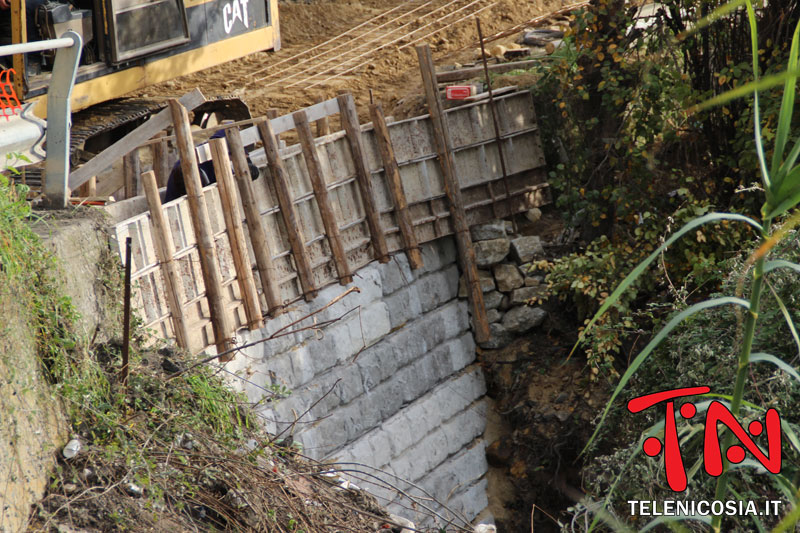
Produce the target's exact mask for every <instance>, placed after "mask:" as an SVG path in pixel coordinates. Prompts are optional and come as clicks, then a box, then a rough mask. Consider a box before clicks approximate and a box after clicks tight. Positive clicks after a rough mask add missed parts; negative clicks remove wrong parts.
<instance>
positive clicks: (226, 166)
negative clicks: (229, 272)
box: [209, 139, 264, 331]
mask: <svg viewBox="0 0 800 533" xmlns="http://www.w3.org/2000/svg"><path fill="white" fill-rule="evenodd" d="M209 146H210V148H211V161H212V163H213V165H214V173H215V174H216V176H217V188H218V189H219V198H220V201H221V202H222V214H223V216H224V217H225V227H226V228H227V230H228V242H230V245H231V255H232V256H233V265H234V268H235V269H236V278H237V281H238V282H239V290H240V291H241V293H242V302H243V303H244V312H245V315H246V316H247V327H248V328H249V329H250V331H253V330H255V329H260V328H261V327H262V326H263V325H264V320H263V318H262V316H261V303H260V302H259V301H258V291H257V290H256V282H255V279H253V266H252V264H251V263H250V254H249V253H248V252H247V242H246V241H245V240H244V229H243V228H242V216H241V214H240V212H239V196H238V195H237V194H236V185H235V184H234V182H233V174H232V173H231V160H230V158H229V157H228V145H227V144H226V143H225V141H224V140H223V139H211V140H210V141H209Z"/></svg>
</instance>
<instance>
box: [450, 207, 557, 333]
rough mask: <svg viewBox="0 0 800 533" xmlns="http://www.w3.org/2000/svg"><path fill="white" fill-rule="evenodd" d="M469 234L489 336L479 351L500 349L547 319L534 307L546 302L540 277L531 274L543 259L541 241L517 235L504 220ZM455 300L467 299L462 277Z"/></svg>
mask: <svg viewBox="0 0 800 533" xmlns="http://www.w3.org/2000/svg"><path fill="white" fill-rule="evenodd" d="M471 233H472V241H473V243H474V246H475V256H476V260H477V263H478V268H479V269H480V270H478V275H479V277H480V281H481V289H482V290H483V301H484V305H485V306H486V316H487V318H488V319H489V328H490V331H491V334H492V335H491V338H490V339H489V341H487V342H485V343H482V344H481V348H487V349H497V348H502V347H504V346H506V345H508V344H509V343H511V341H512V340H513V339H514V337H515V336H517V335H520V334H522V333H526V332H528V331H530V330H532V329H533V328H535V327H537V326H539V325H540V324H541V323H542V322H543V321H544V319H545V317H546V316H547V312H546V311H545V310H544V309H542V308H541V307H539V306H537V305H535V303H536V302H537V301H542V300H544V299H546V298H547V296H548V293H547V284H546V283H545V282H544V278H543V277H542V276H536V275H532V274H531V273H530V272H531V271H532V270H533V269H532V262H533V261H534V260H536V259H537V258H543V257H544V249H543V248H542V241H541V239H540V238H539V237H538V236H536V235H532V236H521V235H516V234H515V233H514V229H513V225H512V224H511V222H509V221H503V220H494V221H492V222H488V223H486V224H481V225H478V226H474V227H472V229H471ZM458 296H459V297H460V298H466V297H467V289H466V283H465V281H464V277H463V276H462V277H461V282H460V285H459V291H458Z"/></svg>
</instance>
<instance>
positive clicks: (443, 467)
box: [423, 445, 489, 504]
mask: <svg viewBox="0 0 800 533" xmlns="http://www.w3.org/2000/svg"><path fill="white" fill-rule="evenodd" d="M488 468H489V465H488V464H487V462H486V447H485V445H475V446H471V447H470V448H467V449H465V450H461V451H460V452H459V453H457V454H455V455H454V456H452V457H450V458H448V459H447V460H446V461H444V462H443V463H441V464H440V465H438V466H436V468H434V469H433V470H432V471H431V472H429V473H428V475H427V476H426V478H425V480H424V481H423V486H424V487H425V488H426V489H427V490H428V491H430V492H431V493H432V494H434V495H437V496H439V497H441V499H442V500H443V501H444V503H445V504H446V503H447V501H445V496H446V495H454V494H458V492H459V489H460V490H464V489H466V488H467V487H469V486H470V485H472V484H473V483H475V482H476V481H479V480H480V479H481V478H482V477H483V476H484V475H485V474H486V471H487V470H488Z"/></svg>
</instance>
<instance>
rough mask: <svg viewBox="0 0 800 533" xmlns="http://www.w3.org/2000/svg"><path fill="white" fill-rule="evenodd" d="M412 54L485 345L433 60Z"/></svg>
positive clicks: (426, 51)
mask: <svg viewBox="0 0 800 533" xmlns="http://www.w3.org/2000/svg"><path fill="white" fill-rule="evenodd" d="M416 50H417V57H418V58H419V67H420V71H421V73H422V82H423V83H422V84H423V86H424V87H425V97H426V99H427V101H428V110H429V111H430V114H431V125H432V126H433V137H434V141H435V144H436V152H437V153H438V155H439V164H440V165H441V168H442V174H443V176H444V190H445V194H446V195H447V199H448V204H449V208H450V218H451V219H452V223H453V230H454V231H455V235H456V242H457V243H458V250H459V257H460V259H461V268H462V270H463V271H464V277H465V279H466V282H467V293H468V295H469V301H470V305H471V306H472V317H473V322H474V325H475V340H476V341H477V342H479V343H481V342H486V341H488V340H489V337H490V333H489V320H488V319H487V318H486V308H485V307H484V304H483V292H482V291H481V284H480V279H479V277H478V266H477V263H476V260H475V249H474V248H473V246H472V239H471V238H470V234H469V225H468V224H467V216H466V213H465V212H464V202H463V199H462V198H461V187H460V186H459V184H458V180H457V179H456V175H455V165H454V163H453V152H452V148H451V147H452V144H451V142H450V131H449V130H448V128H447V122H446V117H445V116H444V111H443V110H442V103H441V102H440V101H439V91H438V89H437V86H436V69H435V67H434V64H433V56H432V55H431V49H430V47H429V46H428V45H427V44H425V45H419V46H417V47H416Z"/></svg>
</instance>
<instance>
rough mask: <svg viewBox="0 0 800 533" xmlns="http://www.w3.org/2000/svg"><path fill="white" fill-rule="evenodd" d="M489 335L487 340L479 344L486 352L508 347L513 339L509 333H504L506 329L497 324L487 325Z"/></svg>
mask: <svg viewBox="0 0 800 533" xmlns="http://www.w3.org/2000/svg"><path fill="white" fill-rule="evenodd" d="M489 333H490V334H491V336H490V337H489V340H488V341H486V342H482V343H481V348H484V349H486V350H497V349H498V348H502V347H504V346H508V345H509V344H510V343H511V340H512V339H513V337H512V335H511V333H509V332H508V331H506V328H504V327H503V325H502V324H501V323H499V322H495V323H494V324H489Z"/></svg>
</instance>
